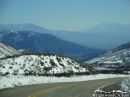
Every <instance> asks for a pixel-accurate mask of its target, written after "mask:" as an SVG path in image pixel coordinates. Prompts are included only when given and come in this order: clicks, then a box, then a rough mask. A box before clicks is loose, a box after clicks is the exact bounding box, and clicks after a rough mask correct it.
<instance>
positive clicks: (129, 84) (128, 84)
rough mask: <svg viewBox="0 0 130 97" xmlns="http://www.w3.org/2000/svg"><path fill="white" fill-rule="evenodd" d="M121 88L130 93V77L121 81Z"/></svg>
mask: <svg viewBox="0 0 130 97" xmlns="http://www.w3.org/2000/svg"><path fill="white" fill-rule="evenodd" d="M121 90H122V91H125V92H128V93H130V77H129V78H126V79H124V81H123V82H122V83H121Z"/></svg>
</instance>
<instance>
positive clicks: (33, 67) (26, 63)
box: [0, 55, 92, 75]
mask: <svg viewBox="0 0 130 97" xmlns="http://www.w3.org/2000/svg"><path fill="white" fill-rule="evenodd" d="M91 70H92V68H91ZM75 72H76V73H77V72H90V68H89V67H88V66H86V65H83V63H80V62H77V61H75V60H73V59H70V58H67V57H63V56H59V55H22V56H17V57H12V58H7V59H3V60H0V75H7V74H11V75H19V74H21V75H53V74H59V73H75Z"/></svg>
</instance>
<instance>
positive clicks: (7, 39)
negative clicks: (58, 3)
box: [0, 29, 102, 60]
mask: <svg viewBox="0 0 130 97" xmlns="http://www.w3.org/2000/svg"><path fill="white" fill-rule="evenodd" d="M0 42H2V43H4V44H6V45H9V46H12V47H15V48H17V49H25V50H30V51H33V52H35V53H53V54H61V55H64V56H69V57H71V58H74V59H77V60H83V59H86V58H88V57H92V56H95V55H97V54H99V53H101V52H102V50H99V49H93V48H88V47H85V46H82V45H78V44H75V43H72V42H68V41H64V40H62V39H60V38H57V37H55V36H53V35H50V34H43V33H36V32H33V31H15V30H7V29H6V30H3V31H1V32H0Z"/></svg>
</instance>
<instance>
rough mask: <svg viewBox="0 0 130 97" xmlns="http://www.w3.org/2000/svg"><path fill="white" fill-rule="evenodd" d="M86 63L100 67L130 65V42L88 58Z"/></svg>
mask: <svg viewBox="0 0 130 97" xmlns="http://www.w3.org/2000/svg"><path fill="white" fill-rule="evenodd" d="M85 63H88V64H93V65H94V64H95V66H99V67H119V66H123V65H129V66H130V42H127V43H125V44H123V45H121V46H119V47H117V48H115V49H113V50H110V51H107V52H105V53H103V54H100V55H98V56H97V57H94V58H92V59H90V60H87V61H86V62H85Z"/></svg>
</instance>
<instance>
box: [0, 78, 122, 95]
mask: <svg viewBox="0 0 130 97" xmlns="http://www.w3.org/2000/svg"><path fill="white" fill-rule="evenodd" d="M123 79H124V78H111V79H102V80H93V81H83V82H68V83H65V82H64V83H47V84H40V85H28V86H21V87H15V88H11V89H5V90H1V91H0V97H92V95H91V93H92V91H94V90H96V89H97V88H99V87H102V86H104V85H109V84H111V83H115V82H121V81H123Z"/></svg>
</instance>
